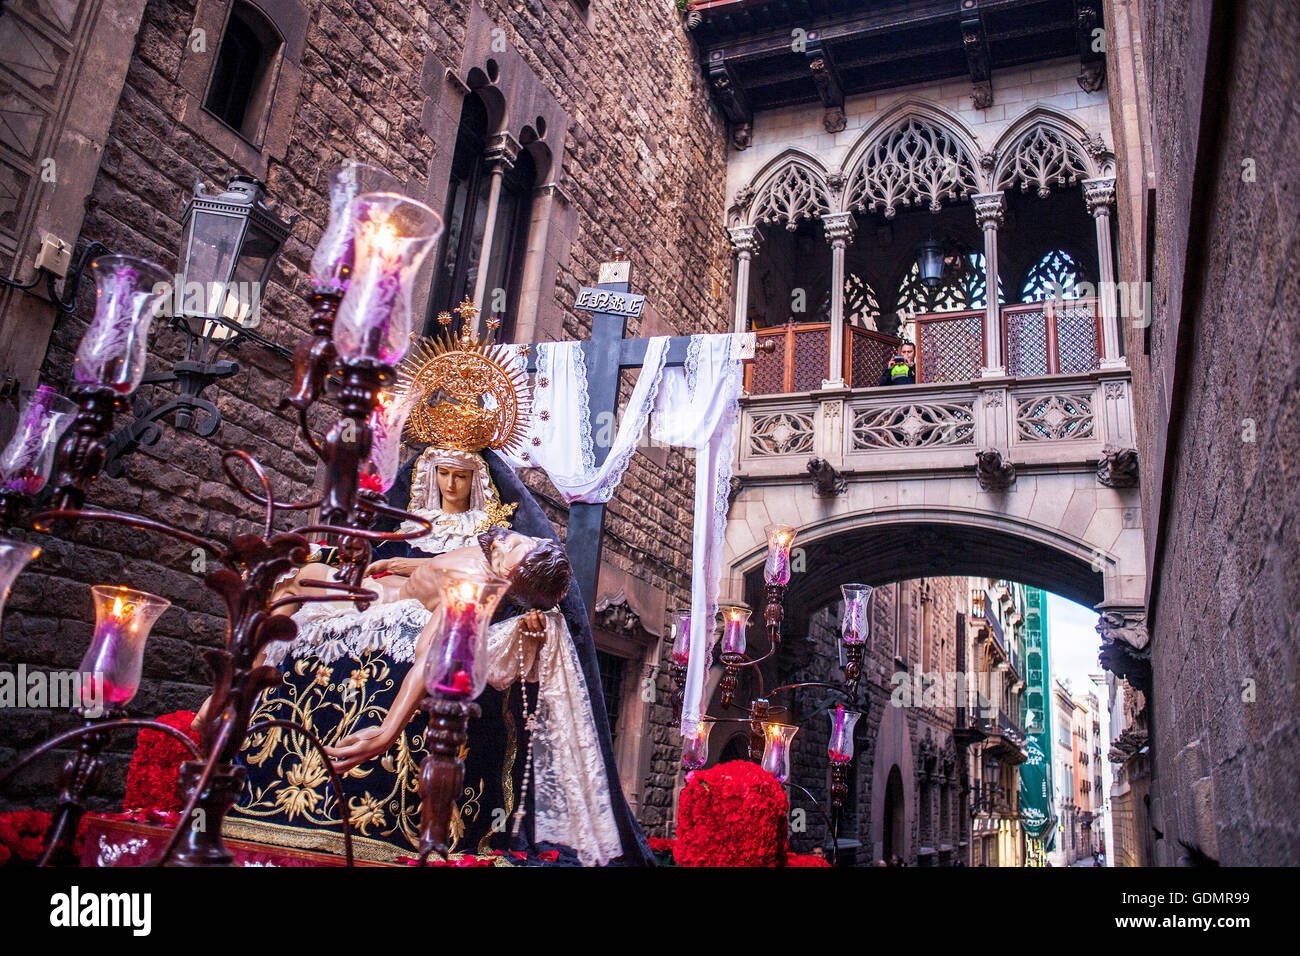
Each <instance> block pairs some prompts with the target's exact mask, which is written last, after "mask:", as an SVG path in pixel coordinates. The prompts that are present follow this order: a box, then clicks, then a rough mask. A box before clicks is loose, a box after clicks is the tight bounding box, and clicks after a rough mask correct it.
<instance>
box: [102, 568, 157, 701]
mask: <svg viewBox="0 0 1300 956" xmlns="http://www.w3.org/2000/svg"><path fill="white" fill-rule="evenodd" d="M90 591H91V596H92V597H93V598H94V601H95V635H94V637H93V638H92V640H91V642H90V647H89V648H88V649H87V650H86V656H85V657H84V658H82V661H81V672H82V674H83V675H85V680H84V681H83V684H82V705H83V706H85V707H97V706H102V705H103V704H105V703H108V704H113V705H115V706H121V705H123V704H126V703H127V702H128V701H130V700H131V698H133V697H134V696H135V692H136V691H137V690H138V689H139V687H140V672H141V670H142V668H143V664H144V645H145V641H146V640H148V637H149V632H150V631H152V630H153V625H154V622H155V621H157V620H158V617H159V616H160V615H161V614H162V613H163V611H165V610H167V608H169V607H171V602H170V601H168V600H167V599H166V598H161V597H158V596H157V595H154V594H148V593H146V592H144V591H132V590H130V589H129V588H112V587H103V586H99V585H97V586H95V587H93V588H91V589H90Z"/></svg>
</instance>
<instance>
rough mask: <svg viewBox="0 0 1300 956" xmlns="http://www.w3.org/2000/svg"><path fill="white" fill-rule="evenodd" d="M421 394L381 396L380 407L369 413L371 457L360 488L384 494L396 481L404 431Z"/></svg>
mask: <svg viewBox="0 0 1300 956" xmlns="http://www.w3.org/2000/svg"><path fill="white" fill-rule="evenodd" d="M418 394H419V393H418V392H416V391H414V390H410V391H407V392H402V393H399V394H393V393H392V392H380V393H379V405H378V407H377V408H375V410H374V411H373V412H371V413H370V432H371V442H370V457H369V458H368V459H367V461H366V463H365V465H364V466H363V468H362V474H361V487H363V488H368V489H370V490H371V491H376V492H378V493H379V494H384V493H385V492H387V491H388V489H389V488H391V487H393V482H394V481H396V480H397V468H398V465H399V463H400V462H399V458H400V454H401V450H402V429H403V428H405V427H406V419H407V418H408V417H409V416H410V414H411V410H412V409H413V408H414V407H415V399H416V398H417V397H418Z"/></svg>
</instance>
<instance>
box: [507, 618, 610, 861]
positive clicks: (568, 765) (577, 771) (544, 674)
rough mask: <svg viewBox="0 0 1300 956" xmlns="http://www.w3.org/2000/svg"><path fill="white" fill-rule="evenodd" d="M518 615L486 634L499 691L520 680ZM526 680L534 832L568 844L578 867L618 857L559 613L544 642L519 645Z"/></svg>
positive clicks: (587, 701)
mask: <svg viewBox="0 0 1300 956" xmlns="http://www.w3.org/2000/svg"><path fill="white" fill-rule="evenodd" d="M519 620H520V619H519V618H511V619H510V620H506V621H502V622H500V623H499V624H494V625H492V627H491V628H489V630H488V647H489V652H488V657H489V661H490V667H489V676H488V679H489V681H490V682H491V683H492V686H493V687H496V688H497V689H498V690H504V689H505V688H507V687H509V686H510V685H511V684H513V683H514V682H515V681H516V680H518V679H519V676H520V674H519V662H518V656H517V655H518V641H519V640H520V639H521V638H520V637H519V635H518V624H519ZM524 652H525V656H524V678H525V679H526V680H536V681H537V686H538V692H537V693H538V699H537V729H536V731H534V734H533V794H534V804H533V814H534V815H533V835H534V837H535V838H536V839H537V840H538V841H539V842H543V843H556V844H559V845H560V846H567V847H571V848H572V849H573V850H575V851H576V852H577V854H578V860H579V862H581V863H582V865H583V866H603V865H604V864H606V863H608V862H609V861H610V860H612V859H615V858H616V857H619V856H621V855H622V854H623V842H622V840H621V839H620V838H619V835H618V824H617V822H616V821H615V819H614V804H613V801H612V800H611V799H610V795H609V776H608V774H607V773H606V770H605V760H604V757H603V756H602V755H601V751H600V738H599V736H598V735H597V732H596V720H595V717H594V716H593V715H592V712H591V696H590V695H589V693H588V691H587V682H586V679H585V678H584V677H583V674H582V667H581V665H580V664H579V662H578V654H577V651H576V650H575V649H574V647H573V637H572V635H571V634H570V633H569V626H568V624H567V623H566V622H565V620H564V616H563V615H562V614H560V613H559V612H558V611H548V612H547V613H546V640H545V641H544V642H543V643H542V644H541V645H540V647H539V646H538V645H537V644H534V643H533V642H531V641H528V642H526V644H525V647H524Z"/></svg>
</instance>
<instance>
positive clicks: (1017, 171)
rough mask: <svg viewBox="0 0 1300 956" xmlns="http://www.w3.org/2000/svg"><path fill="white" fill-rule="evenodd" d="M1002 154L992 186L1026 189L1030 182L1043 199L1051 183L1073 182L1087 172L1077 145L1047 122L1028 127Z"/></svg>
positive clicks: (1084, 175)
mask: <svg viewBox="0 0 1300 956" xmlns="http://www.w3.org/2000/svg"><path fill="white" fill-rule="evenodd" d="M1005 155H1006V157H1007V158H1006V159H1004V163H1005V165H1004V166H1003V167H1002V170H1001V172H1000V173H999V174H998V179H997V183H996V185H995V186H994V188H995V189H1009V188H1011V187H1012V186H1016V185H1019V186H1020V189H1021V191H1022V192H1025V191H1028V189H1029V188H1030V187H1031V186H1032V187H1034V189H1035V190H1036V191H1037V192H1038V195H1039V197H1041V198H1043V199H1046V198H1047V196H1048V194H1050V193H1051V191H1052V186H1057V187H1058V188H1064V187H1067V186H1073V185H1074V184H1075V183H1077V182H1078V181H1079V180H1080V179H1086V178H1087V176H1088V164H1087V161H1086V160H1085V159H1084V156H1083V153H1082V152H1081V150H1080V149H1079V147H1078V145H1076V144H1075V143H1074V142H1073V141H1072V140H1070V139H1068V138H1067V137H1065V136H1064V135H1063V134H1061V133H1059V132H1057V131H1056V130H1054V129H1052V128H1051V127H1049V126H1045V125H1041V124H1040V125H1037V126H1033V127H1030V128H1029V129H1028V130H1027V131H1025V133H1024V134H1023V135H1022V136H1020V138H1019V139H1017V140H1016V141H1015V143H1014V144H1012V146H1011V147H1010V149H1008V150H1007V151H1006V154H1005Z"/></svg>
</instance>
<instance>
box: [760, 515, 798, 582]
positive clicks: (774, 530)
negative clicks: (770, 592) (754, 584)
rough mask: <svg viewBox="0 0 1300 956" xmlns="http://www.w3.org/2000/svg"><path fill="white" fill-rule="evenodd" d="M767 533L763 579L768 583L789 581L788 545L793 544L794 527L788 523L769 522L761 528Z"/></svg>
mask: <svg viewBox="0 0 1300 956" xmlns="http://www.w3.org/2000/svg"><path fill="white" fill-rule="evenodd" d="M763 533H764V534H766V535H767V563H766V564H764V565H763V580H764V581H766V582H767V583H768V584H789V583H790V546H791V545H793V544H794V535H795V531H794V528H793V527H791V526H790V525H788V524H770V525H768V526H767V527H766V528H764V529H763Z"/></svg>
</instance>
